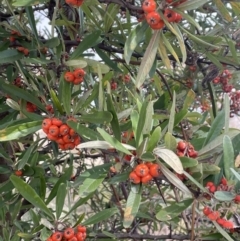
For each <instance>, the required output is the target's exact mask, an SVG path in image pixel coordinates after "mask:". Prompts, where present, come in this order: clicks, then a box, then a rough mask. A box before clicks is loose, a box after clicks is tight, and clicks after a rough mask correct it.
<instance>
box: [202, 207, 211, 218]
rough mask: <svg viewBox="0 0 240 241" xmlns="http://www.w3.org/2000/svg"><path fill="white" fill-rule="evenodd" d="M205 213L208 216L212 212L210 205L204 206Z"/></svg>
mask: <svg viewBox="0 0 240 241" xmlns="http://www.w3.org/2000/svg"><path fill="white" fill-rule="evenodd" d="M203 213H204V215H205V216H208V215H209V214H210V213H212V209H211V208H210V207H204V209H203Z"/></svg>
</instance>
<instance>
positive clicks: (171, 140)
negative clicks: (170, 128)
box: [164, 132, 177, 151]
mask: <svg viewBox="0 0 240 241" xmlns="http://www.w3.org/2000/svg"><path fill="white" fill-rule="evenodd" d="M164 142H165V146H166V148H167V149H169V150H172V151H175V150H176V146H177V141H176V138H175V137H174V136H173V135H172V134H171V133H169V132H167V133H166V134H165V136H164Z"/></svg>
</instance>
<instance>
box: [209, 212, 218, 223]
mask: <svg viewBox="0 0 240 241" xmlns="http://www.w3.org/2000/svg"><path fill="white" fill-rule="evenodd" d="M207 217H208V218H209V219H210V220H212V221H215V220H217V219H218V218H219V217H220V213H219V212H218V211H213V212H211V213H210V214H208V215H207Z"/></svg>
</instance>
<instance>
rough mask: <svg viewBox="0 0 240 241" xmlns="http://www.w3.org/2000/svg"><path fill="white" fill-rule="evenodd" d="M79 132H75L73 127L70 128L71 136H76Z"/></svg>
mask: <svg viewBox="0 0 240 241" xmlns="http://www.w3.org/2000/svg"><path fill="white" fill-rule="evenodd" d="M76 134H77V133H76V132H75V130H73V129H72V128H70V129H69V135H70V136H75V135H76Z"/></svg>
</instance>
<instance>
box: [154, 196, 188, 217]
mask: <svg viewBox="0 0 240 241" xmlns="http://www.w3.org/2000/svg"><path fill="white" fill-rule="evenodd" d="M192 203H193V199H186V200H184V201H181V202H178V203H176V202H175V203H173V204H171V205H169V206H167V207H165V208H163V209H161V210H160V211H159V212H158V213H157V214H156V218H157V219H158V220H159V221H169V220H172V219H173V218H175V217H177V216H178V215H180V214H181V213H182V212H183V211H184V210H186V209H187V208H188V207H189V206H190V205H191V204H192Z"/></svg>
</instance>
